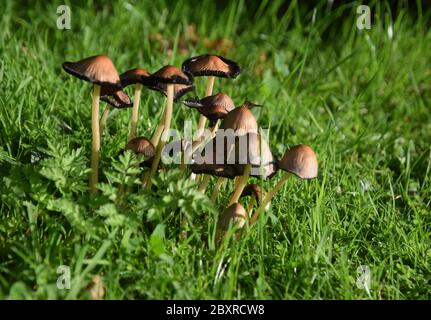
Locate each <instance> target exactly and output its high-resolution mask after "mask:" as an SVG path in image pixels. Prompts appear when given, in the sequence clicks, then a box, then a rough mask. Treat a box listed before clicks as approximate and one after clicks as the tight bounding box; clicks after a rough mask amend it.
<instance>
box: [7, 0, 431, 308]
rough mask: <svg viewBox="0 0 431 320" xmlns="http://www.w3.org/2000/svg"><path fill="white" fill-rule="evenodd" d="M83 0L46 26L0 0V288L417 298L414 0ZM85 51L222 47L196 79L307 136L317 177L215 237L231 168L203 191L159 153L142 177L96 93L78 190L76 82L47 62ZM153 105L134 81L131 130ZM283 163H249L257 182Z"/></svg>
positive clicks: (420, 210) (66, 293)
mask: <svg viewBox="0 0 431 320" xmlns="http://www.w3.org/2000/svg"><path fill="white" fill-rule="evenodd" d="M94 2H95V1H88V3H87V2H85V1H66V4H68V5H69V7H70V10H71V29H70V30H60V29H58V28H57V25H56V22H57V18H58V17H59V15H60V14H57V6H58V4H57V3H55V2H53V3H52V4H49V1H43V2H42V1H40V2H39V1H35V3H33V4H31V5H30V4H28V3H27V2H26V1H23V2H22V4H21V3H20V2H18V1H9V0H6V1H3V2H2V4H1V7H2V10H1V11H2V14H1V17H0V30H1V31H0V83H1V93H0V196H1V198H0V199H1V202H0V217H1V218H0V298H1V299H5V298H10V299H89V298H91V297H93V298H94V297H98V298H104V299H376V300H377V299H430V298H431V248H430V245H431V240H430V239H431V237H430V236H431V147H430V142H431V113H430V101H431V29H430V19H431V11H430V10H428V11H427V10H425V9H426V6H425V5H424V6H422V5H421V2H420V1H417V2H415V3H414V5H412V2H410V6H409V7H407V4H406V3H407V2H406V1H401V2H400V4H399V5H398V6H392V7H391V6H389V5H388V4H387V3H385V2H384V1H371V2H370V3H369V5H370V8H371V29H363V30H360V29H358V28H357V19H358V17H359V16H360V15H359V14H357V12H356V8H357V7H358V6H359V5H360V4H361V3H360V2H344V1H343V2H342V3H343V4H341V5H340V4H337V5H333V6H332V7H331V6H330V5H329V4H328V2H327V1H322V2H320V3H318V4H316V6H315V7H313V6H312V5H311V4H309V5H308V6H304V5H303V4H298V3H302V1H292V2H283V1H277V0H274V1H262V2H261V3H259V2H253V1H238V2H236V1H229V2H228V1H222V2H218V1H217V3H218V5H215V3H216V2H215V1H207V0H204V1H186V0H178V1H135V0H129V1H123V0H120V1H116V2H115V4H112V3H110V2H109V3H108V2H106V3H105V4H103V5H102V4H99V3H98V4H95V3H94ZM316 3H317V2H316ZM329 3H330V2H329ZM428 7H429V4H428ZM428 9H429V8H428ZM102 53H103V54H107V55H108V56H109V57H111V58H112V60H113V61H114V63H115V65H116V67H117V69H118V71H119V72H123V71H125V70H128V69H131V68H135V67H143V68H146V69H147V70H151V71H156V70H158V69H159V68H160V67H162V66H164V65H166V64H173V65H176V66H178V67H181V63H182V62H183V61H184V60H186V59H187V58H189V57H192V56H195V55H200V54H203V53H216V54H221V55H223V56H225V57H228V58H230V59H233V60H235V61H237V62H238V63H239V64H240V66H241V74H240V75H239V76H238V78H237V79H235V80H230V79H222V80H217V81H216V83H215V87H214V92H218V91H222V92H225V93H227V94H228V95H230V96H231V97H232V98H233V100H234V101H235V103H236V104H237V105H240V104H241V103H242V102H243V101H244V100H245V99H249V100H251V101H254V102H257V103H260V104H262V105H263V107H262V108H256V109H253V111H252V112H253V113H254V115H255V116H256V119H257V121H258V123H259V124H260V126H261V127H262V128H264V129H269V138H268V140H269V144H270V146H271V149H272V152H273V154H274V155H275V156H277V157H281V156H282V155H283V153H284V152H285V150H287V149H288V148H290V147H292V146H294V145H296V144H300V143H305V144H307V145H309V146H311V147H312V148H313V149H314V151H315V153H316V155H317V158H318V161H319V174H318V178H317V179H314V180H310V181H302V180H300V179H290V180H289V181H288V182H287V183H286V185H285V186H284V187H283V188H282V189H281V190H280V191H279V192H278V194H277V195H276V197H275V198H274V199H273V201H272V205H271V208H270V209H269V210H267V211H266V212H265V215H264V216H263V217H262V218H261V219H259V221H258V223H257V224H256V225H254V226H253V227H252V228H250V229H248V230H246V231H244V232H243V233H242V235H241V238H240V239H235V237H232V236H231V237H228V238H227V239H226V241H224V242H223V244H222V245H221V246H220V247H217V246H215V244H214V241H213V240H214V232H215V226H216V222H217V218H218V214H219V212H220V211H221V210H222V208H223V207H224V205H226V203H227V201H228V197H229V194H230V193H231V192H232V187H233V185H232V183H229V184H228V185H227V187H226V189H224V190H222V194H221V197H219V199H218V201H217V202H216V203H215V204H213V203H212V202H211V201H210V200H209V197H208V195H210V192H207V194H206V195H205V194H202V193H200V192H199V191H198V190H197V185H196V183H195V182H193V181H191V180H190V179H189V176H188V175H187V174H186V175H183V174H182V173H181V172H180V170H179V169H178V168H177V166H175V165H171V166H167V167H166V169H165V170H163V172H161V173H159V174H158V175H157V176H156V177H155V178H154V180H153V184H154V189H153V190H143V189H142V188H141V184H140V179H141V177H142V172H141V171H140V170H139V169H138V168H137V166H136V165H137V163H138V161H139V159H138V158H137V157H136V156H134V155H132V154H131V153H129V152H127V153H125V154H123V153H122V150H123V148H124V146H125V142H126V141H127V136H128V133H129V130H130V129H129V128H130V109H127V110H114V111H113V112H112V113H111V114H110V117H109V119H108V126H107V130H106V131H105V134H104V136H103V142H102V149H101V150H102V151H101V163H100V168H101V170H100V177H99V181H100V184H99V193H98V194H97V195H96V196H91V195H90V194H89V192H88V175H89V168H90V157H91V126H90V122H91V112H90V111H91V85H90V84H89V83H88V82H82V81H79V80H78V79H76V78H73V77H71V76H70V75H68V74H67V73H65V72H64V71H63V70H62V67H61V65H62V63H63V62H64V61H67V60H71V61H76V60H79V59H81V58H85V57H88V56H91V55H94V54H102ZM194 84H195V92H194V93H192V94H190V95H189V97H194V96H196V95H198V96H200V97H202V95H203V92H204V90H205V80H204V79H203V78H195V82H194ZM126 91H127V93H128V94H129V95H130V96H132V97H133V90H132V88H127V89H126ZM164 103H165V97H164V96H162V95H161V94H159V93H157V92H155V91H150V90H145V89H144V90H143V92H142V98H141V111H140V114H139V123H138V133H139V135H143V136H147V137H149V136H151V135H152V133H153V131H154V129H155V127H156V125H157V123H158V121H159V119H160V118H161V116H162V112H163V106H164ZM103 107H104V105H103V104H102V105H101V109H103ZM185 120H190V121H193V124H194V126H195V127H196V126H197V122H198V113H197V112H195V111H194V110H190V109H188V108H187V107H185V106H183V105H181V104H175V105H174V117H173V127H174V128H178V129H182V126H183V123H184V121H185ZM281 175H282V174H281V173H278V174H277V175H276V176H274V177H273V178H272V179H270V180H269V181H267V182H264V181H261V180H259V179H257V178H253V179H250V181H254V182H255V183H258V184H261V185H262V186H263V187H264V188H265V189H266V190H270V189H271V188H272V187H273V186H274V185H275V184H276V182H277V181H278V180H279V179H280V177H281ZM214 182H215V179H213V180H211V185H210V187H209V191H210V190H211V188H212V186H213V185H214ZM247 201H248V200H245V201H244V202H243V203H244V205H246V204H247ZM183 217H186V218H187V221H188V224H187V225H183V224H182V223H181V221H183ZM184 231H187V234H186V237H184V234H185V232H184ZM61 266H63V267H61ZM361 266H366V267H362V268H365V269H364V270H366V271H367V275H368V276H369V277H370V281H369V285H370V287H369V290H366V289H364V288H363V286H362V287H361V285H360V284H361V281H360V278H361V277H360V276H361V272H360V270H361ZM59 267H60V268H59ZM358 268H359V269H358ZM64 270H70V273H69V274H70V279H71V282H70V287H66V288H64V286H63V287H62V286H61V284H65V282H64V281H63V280H64V279H65V278H64V277H65V276H67V273H68V272H65V271H64ZM62 277H63V278H62ZM358 277H359V280H358ZM358 282H359V283H358ZM59 283H60V286H59V285H58V284H59ZM102 283H103V284H102ZM97 284H98V285H99V288H100V285H101V286H102V287H103V288H104V290H103V291H104V293H101V292H100V290H99V291H97V290H96V289H95V288H96V286H97Z"/></svg>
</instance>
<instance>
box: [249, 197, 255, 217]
mask: <svg viewBox="0 0 431 320" xmlns="http://www.w3.org/2000/svg"><path fill="white" fill-rule="evenodd" d="M255 204H256V198H255V197H254V196H251V199H250V202H249V203H248V207H247V215H248V216H250V215H251V214H252V211H253V207H254V205H255Z"/></svg>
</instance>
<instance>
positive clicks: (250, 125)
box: [220, 101, 261, 134]
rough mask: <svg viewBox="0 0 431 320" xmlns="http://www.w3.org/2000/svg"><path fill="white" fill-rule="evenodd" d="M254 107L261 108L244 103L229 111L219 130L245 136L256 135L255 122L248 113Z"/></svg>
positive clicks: (250, 113) (256, 127)
mask: <svg viewBox="0 0 431 320" xmlns="http://www.w3.org/2000/svg"><path fill="white" fill-rule="evenodd" d="M254 107H261V105H259V104H255V103H252V102H250V101H245V102H244V104H243V105H242V106H241V107H238V108H235V109H233V110H231V111H230V112H229V113H228V114H227V115H225V116H224V118H223V122H222V124H221V126H220V129H224V130H227V129H232V130H234V131H235V132H238V134H246V133H247V132H255V133H257V129H258V125H257V121H256V118H255V117H254V115H253V113H252V112H251V111H250V110H251V109H253V108H254Z"/></svg>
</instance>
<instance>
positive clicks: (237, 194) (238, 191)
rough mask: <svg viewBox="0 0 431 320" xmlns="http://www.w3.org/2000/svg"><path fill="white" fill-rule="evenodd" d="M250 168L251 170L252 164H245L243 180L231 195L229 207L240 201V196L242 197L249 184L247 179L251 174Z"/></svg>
mask: <svg viewBox="0 0 431 320" xmlns="http://www.w3.org/2000/svg"><path fill="white" fill-rule="evenodd" d="M250 170H251V164H250V163H249V164H247V165H246V166H245V168H244V173H243V174H242V176H241V180H240V181H239V182H238V185H237V186H236V188H235V191H234V193H233V194H232V196H231V197H230V199H229V204H228V205H227V207H229V206H231V205H233V204H234V203H236V202H238V200H239V198H240V197H241V194H242V191H243V190H244V188H245V186H246V185H247V180H248V177H249V176H250Z"/></svg>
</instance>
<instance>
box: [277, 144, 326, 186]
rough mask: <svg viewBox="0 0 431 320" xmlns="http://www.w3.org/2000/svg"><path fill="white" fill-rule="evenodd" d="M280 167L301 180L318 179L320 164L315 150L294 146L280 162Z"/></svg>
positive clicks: (304, 146)
mask: <svg viewBox="0 0 431 320" xmlns="http://www.w3.org/2000/svg"><path fill="white" fill-rule="evenodd" d="M278 167H279V168H280V169H282V170H284V171H287V172H290V173H293V174H294V175H296V176H298V177H299V178H301V179H313V178H316V177H317V171H318V163H317V157H316V154H315V153H314V151H313V149H311V148H310V147H309V146H307V145H305V144H300V145H297V146H294V147H293V148H291V149H289V150H288V151H286V153H285V154H284V156H283V158H282V159H281V160H280V161H278Z"/></svg>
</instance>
